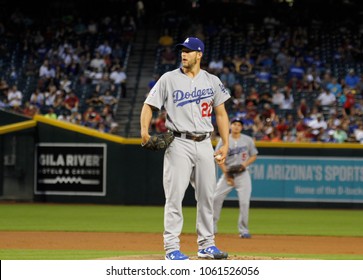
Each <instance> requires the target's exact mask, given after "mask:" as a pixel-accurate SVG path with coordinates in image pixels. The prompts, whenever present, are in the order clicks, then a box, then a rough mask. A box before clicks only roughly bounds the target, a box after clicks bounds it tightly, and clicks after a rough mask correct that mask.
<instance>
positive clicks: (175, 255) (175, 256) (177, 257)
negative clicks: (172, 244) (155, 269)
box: [165, 250, 189, 261]
mask: <svg viewBox="0 0 363 280" xmlns="http://www.w3.org/2000/svg"><path fill="white" fill-rule="evenodd" d="M165 259H166V260H170V261H184V260H189V257H188V256H186V255H184V254H183V253H182V252H180V251H179V250H176V251H173V252H170V253H169V254H166V255H165Z"/></svg>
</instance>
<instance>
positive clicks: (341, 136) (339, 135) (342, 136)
mask: <svg viewBox="0 0 363 280" xmlns="http://www.w3.org/2000/svg"><path fill="white" fill-rule="evenodd" d="M333 138H334V139H335V140H336V142H337V143H343V142H345V141H346V140H347V139H348V135H347V133H346V132H345V131H344V130H343V128H342V126H340V125H339V126H337V128H336V130H335V131H334V133H333Z"/></svg>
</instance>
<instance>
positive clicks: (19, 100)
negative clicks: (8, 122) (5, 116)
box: [7, 85, 23, 109]
mask: <svg viewBox="0 0 363 280" xmlns="http://www.w3.org/2000/svg"><path fill="white" fill-rule="evenodd" d="M7 98H8V104H9V106H10V108H12V109H18V108H19V107H20V106H21V105H22V104H23V93H22V92H21V91H20V90H18V87H17V86H16V85H13V86H12V87H11V88H10V89H9V91H8V96H7Z"/></svg>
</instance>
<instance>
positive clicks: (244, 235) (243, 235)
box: [240, 233, 252, 239]
mask: <svg viewBox="0 0 363 280" xmlns="http://www.w3.org/2000/svg"><path fill="white" fill-rule="evenodd" d="M240 237H241V238H247V239H249V238H251V237H252V235H251V234H249V233H243V234H241V235H240Z"/></svg>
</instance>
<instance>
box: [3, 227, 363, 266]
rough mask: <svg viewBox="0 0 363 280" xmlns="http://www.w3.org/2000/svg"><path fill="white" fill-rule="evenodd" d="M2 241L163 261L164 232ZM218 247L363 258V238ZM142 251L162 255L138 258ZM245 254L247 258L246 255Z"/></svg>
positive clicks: (187, 248)
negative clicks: (126, 254) (131, 252)
mask: <svg viewBox="0 0 363 280" xmlns="http://www.w3.org/2000/svg"><path fill="white" fill-rule="evenodd" d="M196 239H197V237H196V235H195V234H182V236H181V248H182V251H183V252H184V253H190V252H196V251H197V242H196ZM0 240H1V242H0V249H39V250H103V251H107V250H110V251H120V252H123V251H135V255H132V256H127V257H125V256H121V254H120V256H115V257H113V258H112V259H129V260H131V259H146V260H157V259H163V258H164V255H163V254H162V252H163V239H162V234H161V233H160V234H152V233H113V232H112V233H104V232H23V231H21V232H13V231H5V232H0ZM216 244H217V246H218V247H219V248H220V249H221V250H224V251H226V252H230V257H229V259H259V260H261V259H288V258H280V257H279V258H271V257H260V255H263V254H266V255H268V254H280V255H287V256H288V255H289V254H293V255H297V254H307V255H308V254H311V255H316V254H324V255H339V254H342V255H363V238H362V237H325V236H281V235H254V236H253V237H252V238H251V239H241V238H239V236H238V235H237V234H218V235H217V236H216ZM140 252H160V254H155V255H139V254H140ZM244 253H246V254H248V256H243V254H244ZM236 254H238V256H237V255H236ZM253 254H256V255H258V256H256V257H254V256H253ZM189 255H190V257H191V259H197V258H196V254H195V255H193V254H189ZM251 255H252V256H251ZM109 259H111V258H109Z"/></svg>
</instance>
